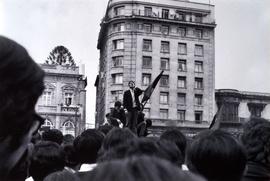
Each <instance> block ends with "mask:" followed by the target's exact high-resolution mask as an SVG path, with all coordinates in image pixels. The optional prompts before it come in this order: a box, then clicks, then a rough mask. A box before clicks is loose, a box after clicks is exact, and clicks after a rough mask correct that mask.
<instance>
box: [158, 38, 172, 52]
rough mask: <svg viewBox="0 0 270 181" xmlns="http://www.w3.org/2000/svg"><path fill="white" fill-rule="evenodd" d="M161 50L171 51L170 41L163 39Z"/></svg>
mask: <svg viewBox="0 0 270 181" xmlns="http://www.w3.org/2000/svg"><path fill="white" fill-rule="evenodd" d="M160 52H161V53H170V42H168V41H161V47H160Z"/></svg>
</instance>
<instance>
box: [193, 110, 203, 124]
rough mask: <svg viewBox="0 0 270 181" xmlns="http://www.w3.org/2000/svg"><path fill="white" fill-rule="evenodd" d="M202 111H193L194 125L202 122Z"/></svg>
mask: <svg viewBox="0 0 270 181" xmlns="http://www.w3.org/2000/svg"><path fill="white" fill-rule="evenodd" d="M202 115H203V112H202V111H195V123H201V122H202Z"/></svg>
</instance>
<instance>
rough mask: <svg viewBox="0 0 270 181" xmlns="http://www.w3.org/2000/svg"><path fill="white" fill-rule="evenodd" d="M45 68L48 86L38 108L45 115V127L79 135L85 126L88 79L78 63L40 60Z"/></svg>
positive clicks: (46, 84)
mask: <svg viewBox="0 0 270 181" xmlns="http://www.w3.org/2000/svg"><path fill="white" fill-rule="evenodd" d="M40 66H41V68H42V69H43V70H44V71H45V79H44V83H45V90H44V91H43V94H42V95H41V97H40V98H39V100H38V103H37V105H36V111H37V112H38V113H39V114H40V115H41V116H42V117H44V118H45V119H46V120H45V123H44V125H42V127H43V128H45V129H50V128H56V129H59V130H61V131H62V132H63V134H72V135H78V134H79V133H81V132H82V131H83V130H84V129H85V121H86V120H85V117H86V90H85V87H86V85H87V82H86V79H85V77H84V75H83V74H80V73H79V67H77V66H70V65H57V64H54V65H49V64H41V65H40Z"/></svg>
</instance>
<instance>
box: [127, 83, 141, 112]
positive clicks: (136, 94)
mask: <svg viewBox="0 0 270 181" xmlns="http://www.w3.org/2000/svg"><path fill="white" fill-rule="evenodd" d="M142 92H143V91H142V90H141V89H139V88H138V87H135V88H134V97H135V103H136V108H137V109H138V110H140V107H141V106H140V101H139V96H140V95H141V94H142ZM123 106H124V108H126V109H127V110H128V111H132V108H133V104H132V95H131V92H130V90H126V91H125V92H124V98H123Z"/></svg>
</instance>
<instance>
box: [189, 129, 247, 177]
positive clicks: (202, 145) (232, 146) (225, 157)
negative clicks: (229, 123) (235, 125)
mask: <svg viewBox="0 0 270 181" xmlns="http://www.w3.org/2000/svg"><path fill="white" fill-rule="evenodd" d="M245 165H246V155H245V152H244V149H243V147H242V146H241V145H240V144H239V143H238V142H237V140H236V139H234V138H233V137H232V135H230V134H229V133H227V132H224V131H221V130H215V131H213V130H207V131H204V132H202V133H200V134H199V135H197V137H196V138H195V140H193V142H192V143H191V145H190V146H189V147H188V149H187V166H188V168H189V169H190V170H191V171H193V172H195V173H199V174H201V175H203V176H204V177H206V178H207V179H208V180H209V181H228V180H230V181H240V179H241V177H242V174H243V172H244V169H245Z"/></svg>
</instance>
